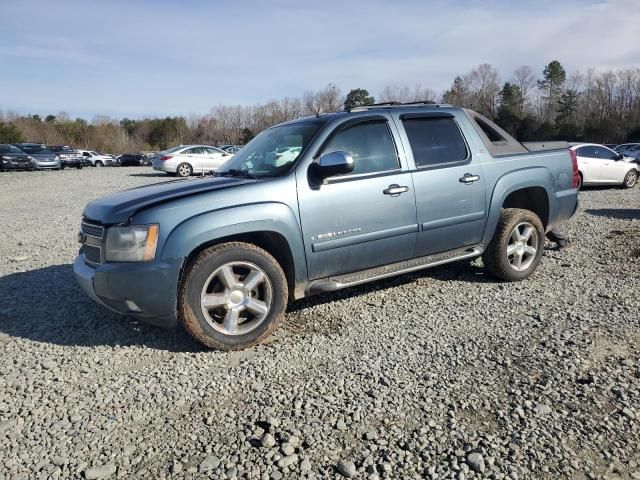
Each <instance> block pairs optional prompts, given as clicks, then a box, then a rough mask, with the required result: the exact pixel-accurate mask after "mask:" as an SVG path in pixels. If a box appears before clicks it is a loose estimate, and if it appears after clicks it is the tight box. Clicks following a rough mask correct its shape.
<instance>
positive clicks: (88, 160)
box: [78, 150, 116, 167]
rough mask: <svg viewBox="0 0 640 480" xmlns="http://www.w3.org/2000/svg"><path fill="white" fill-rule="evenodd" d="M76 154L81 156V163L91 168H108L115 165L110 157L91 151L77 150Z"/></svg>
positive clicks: (113, 158)
mask: <svg viewBox="0 0 640 480" xmlns="http://www.w3.org/2000/svg"><path fill="white" fill-rule="evenodd" d="M78 152H80V154H81V155H82V161H83V163H84V164H85V165H88V166H91V167H110V166H113V165H115V163H116V162H115V157H113V156H112V155H104V154H102V153H98V152H94V151H92V150H78Z"/></svg>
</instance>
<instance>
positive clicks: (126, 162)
mask: <svg viewBox="0 0 640 480" xmlns="http://www.w3.org/2000/svg"><path fill="white" fill-rule="evenodd" d="M118 161H119V162H120V166H121V167H139V166H141V165H142V164H143V163H144V157H143V156H142V155H138V154H132V153H125V154H123V155H120V157H119V158H118Z"/></svg>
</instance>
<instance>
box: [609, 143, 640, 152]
mask: <svg viewBox="0 0 640 480" xmlns="http://www.w3.org/2000/svg"><path fill="white" fill-rule="evenodd" d="M638 146H640V143H621V144H620V145H616V146H615V147H613V149H614V150H615V151H616V152H618V153H622V154H625V153H626V152H628V151H629V150H631V149H632V148H634V147H638Z"/></svg>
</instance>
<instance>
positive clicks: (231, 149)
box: [217, 145, 242, 154]
mask: <svg viewBox="0 0 640 480" xmlns="http://www.w3.org/2000/svg"><path fill="white" fill-rule="evenodd" d="M217 148H219V149H220V150H224V151H225V152H227V153H232V154H235V153H237V152H238V150H240V149H241V148H242V146H241V145H220V146H219V147H217Z"/></svg>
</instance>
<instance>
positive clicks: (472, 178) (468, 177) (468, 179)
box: [459, 173, 480, 184]
mask: <svg viewBox="0 0 640 480" xmlns="http://www.w3.org/2000/svg"><path fill="white" fill-rule="evenodd" d="M478 180H480V175H473V174H471V173H465V174H464V175H463V176H461V177H460V178H459V181H460V182H461V183H467V184H469V183H473V182H477V181H478Z"/></svg>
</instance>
